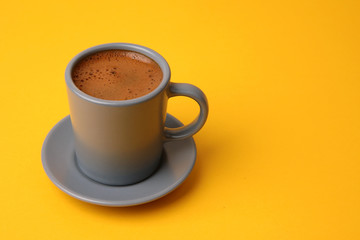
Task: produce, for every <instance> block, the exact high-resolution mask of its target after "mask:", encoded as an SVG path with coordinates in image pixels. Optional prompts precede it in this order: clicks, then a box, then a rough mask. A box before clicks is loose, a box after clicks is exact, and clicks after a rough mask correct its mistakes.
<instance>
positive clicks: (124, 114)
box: [65, 43, 208, 185]
mask: <svg viewBox="0 0 360 240" xmlns="http://www.w3.org/2000/svg"><path fill="white" fill-rule="evenodd" d="M109 49H123V50H130V51H136V52H139V53H142V54H144V55H146V56H148V57H150V58H151V59H153V60H154V61H155V62H156V63H157V64H158V65H159V66H160V68H161V70H162V72H163V79H162V81H161V83H160V85H159V86H158V87H157V88H156V89H154V90H153V91H152V92H150V93H148V94H146V95H144V96H141V97H139V98H134V99H129V100H123V101H121V100H119V101H112V100H104V99H99V98H95V97H92V96H90V95H87V94H86V93H84V92H82V91H80V90H79V89H78V88H77V87H76V86H75V84H74V82H73V80H72V77H71V72H72V69H73V67H74V66H75V65H76V63H77V62H78V61H79V60H80V59H82V58H83V57H85V56H88V55H89V54H93V53H96V52H99V51H103V50H109ZM65 81H66V86H67V88H66V89H67V93H68V100H69V107H70V116H71V123H72V128H73V132H74V149H75V152H76V158H77V163H78V166H79V167H80V168H81V170H82V172H83V173H85V175H87V176H88V177H90V178H91V179H94V180H96V181H98V182H101V183H105V184H109V185H129V184H134V183H137V182H139V181H141V180H143V179H145V178H147V177H149V176H150V175H151V174H153V173H154V171H155V170H156V169H157V168H158V166H159V164H160V161H159V159H160V157H161V155H162V152H163V145H164V142H168V141H173V140H183V139H186V138H188V137H191V136H192V135H193V134H195V133H197V132H198V131H199V130H200V129H201V128H202V126H203V125H204V124H205V121H206V119H207V115H208V103H207V99H206V96H205V94H204V93H203V92H202V91H201V90H200V89H199V88H197V87H196V86H194V85H191V84H186V83H171V82H170V68H169V66H168V64H167V62H166V60H165V59H164V58H163V57H162V56H161V55H160V54H158V53H157V52H155V51H153V50H151V49H149V48H147V47H144V46H140V45H136V44H130V43H109V44H102V45H98V46H95V47H91V48H88V49H86V50H84V51H83V52H81V53H79V54H77V55H76V56H75V57H74V58H73V59H72V60H71V61H70V62H69V64H68V66H67V68H66V71H65ZM175 96H186V97H189V98H192V99H193V100H195V101H196V102H197V103H198V104H199V106H200V112H199V115H198V116H197V117H196V118H195V119H194V121H192V122H191V123H190V124H188V125H187V126H182V127H179V128H170V127H166V126H165V127H164V122H165V118H166V108H167V102H168V99H169V98H171V97H175Z"/></svg>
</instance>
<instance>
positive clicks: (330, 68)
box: [0, 0, 360, 240]
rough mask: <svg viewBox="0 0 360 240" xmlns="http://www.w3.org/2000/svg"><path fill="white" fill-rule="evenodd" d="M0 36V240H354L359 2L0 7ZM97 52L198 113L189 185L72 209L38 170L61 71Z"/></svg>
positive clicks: (359, 142) (75, 203) (359, 202)
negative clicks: (150, 52) (166, 70)
mask: <svg viewBox="0 0 360 240" xmlns="http://www.w3.org/2000/svg"><path fill="white" fill-rule="evenodd" d="M0 34H1V35H0V83H1V93H0V103H1V119H0V126H1V133H0V153H1V160H0V203H1V206H0V239H4V240H5V239H276V240H279V239H292V240H294V239H347V240H349V239H360V228H359V222H360V150H359V149H360V148H359V147H360V93H359V91H360V46H359V43H360V4H359V1H340V0H339V1H310V0H309V1H235V0H233V1H229V0H222V1H205V0H204V1H198V0H192V1H157V0H153V1H145V0H144V1H130V0H128V1H121V0H117V1H115V0H114V1H110V0H101V1H70V0H66V1H65V0H62V1H38V0H32V1H3V2H1V7H0ZM109 42H130V43H137V44H140V45H145V46H147V47H150V48H152V49H154V50H155V51H157V52H159V53H160V54H162V55H163V56H164V57H165V58H166V59H167V60H168V62H169V64H170V67H171V69H172V81H174V82H186V83H192V84H194V85H196V86H198V87H200V88H201V89H202V90H203V91H204V92H205V93H206V95H207V97H208V100H209V104H210V115H209V118H208V121H207V123H206V125H205V127H204V128H203V129H202V130H201V131H200V132H199V133H198V134H196V135H195V137H194V139H195V141H196V144H197V149H198V158H197V163H196V166H195V168H194V170H193V172H192V173H191V175H190V176H189V178H188V179H187V180H186V181H185V182H184V184H183V185H182V186H181V187H180V188H178V189H177V190H176V191H174V192H173V193H171V194H170V195H168V196H166V197H164V198H162V199H160V200H157V201H155V202H152V203H149V204H145V205H142V206H137V207H130V208H107V207H100V206H95V205H91V204H88V203H84V202H81V201H79V200H76V199H73V198H72V197H70V196H68V195H66V194H65V193H63V192H62V191H60V190H59V189H58V188H57V187H56V186H55V185H54V184H53V183H52V182H51V181H50V180H49V179H48V177H47V176H46V174H45V172H44V170H43V168H42V165H41V158H40V152H41V146H42V143H43V141H44V139H45V137H46V135H47V133H48V132H49V131H50V129H51V128H52V127H53V126H54V125H55V124H56V123H57V122H58V121H59V120H60V119H62V118H63V117H64V116H66V115H67V114H68V113H69V108H68V103H67V96H66V92H65V82H64V71H65V67H66V65H67V63H68V62H69V61H70V59H71V58H72V57H73V56H74V55H76V54H77V53H79V52H80V51H82V50H84V49H86V48H88V47H91V46H94V45H98V44H102V43H109ZM197 111H198V107H197V105H196V104H195V103H194V102H192V101H191V100H189V99H186V98H180V97H178V98H174V99H171V101H170V103H169V112H170V113H172V114H173V115H175V116H176V117H178V118H179V119H180V120H181V121H183V122H185V123H187V122H190V121H191V120H192V119H193V118H194V117H195V116H196V114H197Z"/></svg>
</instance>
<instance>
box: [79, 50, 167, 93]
mask: <svg viewBox="0 0 360 240" xmlns="http://www.w3.org/2000/svg"><path fill="white" fill-rule="evenodd" d="M162 78H163V73H162V71H161V69H160V67H159V65H158V64H157V63H156V62H155V61H154V60H152V59H151V58H148V57H147V56H145V55H143V54H140V53H137V52H132V51H125V50H107V51H102V52H98V53H95V54H93V55H90V56H87V57H85V58H84V59H82V60H81V61H79V62H78V63H77V64H76V65H75V67H74V69H73V72H72V79H73V81H74V83H75V85H76V86H77V87H78V88H79V89H80V90H81V91H83V92H85V93H87V94H89V95H91V96H93V97H97V98H102V99H106V100H128V99H133V98H138V97H141V96H144V95H146V94H148V93H150V92H151V91H153V90H154V89H155V88H156V87H157V86H159V84H160V82H161V81H162Z"/></svg>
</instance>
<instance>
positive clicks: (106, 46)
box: [65, 42, 171, 106]
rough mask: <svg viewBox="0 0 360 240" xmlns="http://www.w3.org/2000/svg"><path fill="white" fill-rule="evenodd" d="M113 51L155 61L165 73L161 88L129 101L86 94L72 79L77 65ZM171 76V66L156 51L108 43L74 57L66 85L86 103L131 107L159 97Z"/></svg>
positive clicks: (68, 68)
mask: <svg viewBox="0 0 360 240" xmlns="http://www.w3.org/2000/svg"><path fill="white" fill-rule="evenodd" d="M112 49H121V50H128V51H133V52H138V53H141V54H144V55H145V56H147V57H149V58H151V59H152V60H154V61H155V62H156V63H157V64H158V65H159V66H160V69H161V71H162V72H163V78H162V80H161V83H160V84H159V86H157V88H155V89H154V90H153V91H151V92H150V93H148V94H146V95H144V96H141V97H138V98H133V99H128V100H106V99H101V98H96V97H93V96H91V95H89V94H86V93H84V92H83V91H81V90H80V89H79V88H78V87H76V85H75V84H74V82H73V80H72V77H71V72H72V70H73V67H74V66H75V64H76V63H78V61H80V60H81V59H83V58H84V57H86V56H89V55H92V54H94V53H96V52H100V51H105V50H112ZM170 75H171V72H170V67H169V64H168V63H167V62H166V60H165V59H164V58H163V57H162V56H161V55H160V54H159V53H157V52H155V51H154V50H152V49H150V48H147V47H144V46H141V45H138V44H133V43H123V42H121V43H120V42H119V43H106V44H101V45H97V46H94V47H90V48H88V49H86V50H83V51H82V52H80V53H78V54H77V55H76V56H75V57H73V58H72V59H71V60H70V62H69V63H68V65H67V67H66V70H65V81H66V85H67V86H68V88H69V89H70V90H71V91H72V92H73V93H74V94H76V95H77V96H78V97H80V98H82V99H84V100H86V101H89V102H92V103H96V104H101V105H106V106H129V105H134V104H138V103H142V102H145V101H148V100H149V99H151V98H153V97H155V96H157V95H158V94H159V93H161V92H162V91H163V89H164V88H165V87H166V86H167V85H168V83H169V81H170Z"/></svg>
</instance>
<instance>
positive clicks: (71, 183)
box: [41, 114, 196, 207]
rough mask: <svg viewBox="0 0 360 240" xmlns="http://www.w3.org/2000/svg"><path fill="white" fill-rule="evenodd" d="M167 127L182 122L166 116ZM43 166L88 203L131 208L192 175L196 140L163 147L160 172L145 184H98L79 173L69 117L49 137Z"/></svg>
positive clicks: (54, 179) (60, 184)
mask: <svg viewBox="0 0 360 240" xmlns="http://www.w3.org/2000/svg"><path fill="white" fill-rule="evenodd" d="M165 125H166V126H167V127H180V126H182V124H181V122H180V121H178V120H177V119H176V118H174V117H173V116H171V115H169V114H167V118H166V122H165ZM41 157H42V163H43V167H44V169H45V171H46V174H47V175H48V177H49V178H50V180H51V181H52V182H53V183H54V184H55V185H56V186H57V187H59V188H60V189H61V190H62V191H64V192H65V193H67V194H69V195H70V196H73V197H75V198H77V199H80V200H82V201H85V202H89V203H93V204H97V205H103V206H118V207H120V206H132V205H139V204H143V203H146V202H150V201H153V200H156V199H158V198H160V197H163V196H165V195H166V194H168V193H170V192H171V191H173V190H174V189H175V188H177V187H178V186H179V185H180V184H181V183H182V182H183V181H184V180H185V179H186V177H187V176H188V175H189V174H190V172H191V170H192V168H193V166H194V164H195V160H196V146H195V142H194V140H193V138H188V139H185V140H181V141H172V142H167V143H165V144H164V154H163V158H162V161H161V164H160V167H159V169H157V171H156V172H155V173H154V174H153V175H152V176H150V177H149V178H147V179H145V180H144V181H142V182H139V183H137V184H133V185H128V186H110V185H104V184H101V183H98V182H96V181H93V180H91V179H90V178H88V177H86V176H85V175H84V174H82V173H81V172H80V171H79V168H78V166H77V163H76V160H75V152H74V139H73V130H72V126H71V121H70V117H69V116H67V117H65V118H64V119H62V120H61V121H60V122H59V123H57V124H56V125H55V126H54V128H53V129H52V130H51V131H50V132H49V134H48V136H47V137H46V139H45V141H44V144H43V148H42V156H41Z"/></svg>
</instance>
